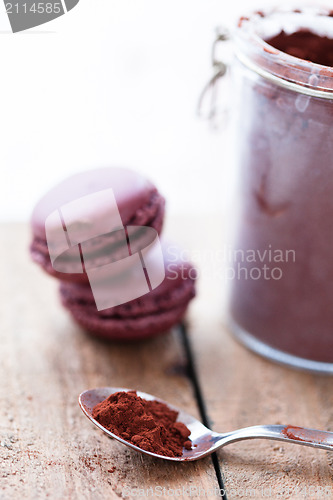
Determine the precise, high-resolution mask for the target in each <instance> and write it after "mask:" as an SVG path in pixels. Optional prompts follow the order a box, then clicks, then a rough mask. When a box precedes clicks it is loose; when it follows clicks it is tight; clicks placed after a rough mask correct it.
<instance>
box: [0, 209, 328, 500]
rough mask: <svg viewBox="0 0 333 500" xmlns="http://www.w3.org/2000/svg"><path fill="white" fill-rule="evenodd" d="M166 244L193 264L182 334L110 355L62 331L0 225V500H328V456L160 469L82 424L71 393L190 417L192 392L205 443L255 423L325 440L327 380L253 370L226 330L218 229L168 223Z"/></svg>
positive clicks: (46, 287) (17, 245)
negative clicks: (306, 431)
mask: <svg viewBox="0 0 333 500" xmlns="http://www.w3.org/2000/svg"><path fill="white" fill-rule="evenodd" d="M166 232H167V233H168V234H169V235H171V236H172V237H174V238H177V239H178V240H180V241H181V242H182V243H183V245H184V246H185V248H187V249H191V251H192V252H194V253H195V252H196V255H199V260H200V264H201V266H200V280H199V283H198V296H197V298H196V299H195V300H194V301H193V303H192V305H191V308H190V311H189V314H188V333H187V336H185V337H184V336H183V335H182V333H181V331H180V329H179V328H175V329H174V330H173V331H172V332H170V333H168V334H167V335H164V336H160V337H159V338H155V339H153V340H149V341H145V342H141V343H131V344H119V343H105V342H101V341H98V340H94V339H92V338H90V337H89V336H88V335H87V334H85V333H84V332H83V331H82V330H80V328H79V327H77V326H76V325H75V324H73V322H72V321H71V319H70V317H69V315H68V313H67V312H66V311H65V310H64V309H62V307H61V305H60V303H59V299H58V292H57V283H56V281H55V280H53V279H52V278H50V277H48V276H47V275H46V274H44V273H43V272H42V271H41V270H40V269H39V268H38V266H36V265H34V264H33V263H31V262H30V259H29V254H28V245H29V238H30V235H29V230H28V228H27V227H26V226H25V225H20V224H8V225H2V226H1V235H2V240H1V241H2V245H1V250H0V252H1V258H0V269H1V272H0V276H1V282H0V286H1V300H0V356H1V359H0V380H1V383H0V426H1V427H0V428H1V436H0V441H1V442H0V499H1V500H12V499H16V498H17V499H21V498H31V499H34V500H36V499H44V498H50V499H61V500H64V499H94V500H99V499H106V498H108V499H109V498H110V499H113V498H138V497H141V498H201V497H202V498H219V489H220V488H222V485H223V487H224V489H225V490H226V493H227V494H226V496H225V498H228V499H229V500H230V499H238V498H255V499H261V498H273V499H280V498H291V499H298V498H327V499H331V498H333V482H332V475H333V455H332V454H330V453H329V452H326V451H323V450H314V449H311V448H307V447H304V446H295V445H292V444H288V443H287V444H284V443H280V442H277V441H265V440H254V441H247V442H246V441H245V442H239V443H235V444H233V445H230V446H228V447H226V448H224V449H223V450H220V451H219V452H218V453H217V455H216V456H215V458H214V457H213V458H212V457H207V458H205V459H203V460H201V461H198V462H192V463H184V464H174V463H171V462H164V461H160V460H153V459H152V458H150V457H148V456H144V455H141V454H137V453H136V452H134V451H133V450H131V449H129V448H127V447H124V446H123V445H121V444H120V443H118V442H116V441H115V440H111V439H108V438H107V437H106V436H105V435H104V434H103V433H101V432H100V431H99V430H98V429H97V428H95V427H94V426H93V425H92V424H91V423H90V422H89V421H88V420H87V419H86V418H85V417H84V415H83V414H82V412H81V410H80V408H79V406H78V403H77V396H78V394H79V393H80V392H81V391H83V390H85V389H87V388H92V387H98V386H105V385H112V386H119V387H128V388H134V389H138V390H143V391H146V392H149V393H152V394H155V395H156V396H159V397H161V398H163V399H166V400H167V401H169V402H170V403H173V404H175V405H177V406H179V407H182V408H184V409H186V410H187V411H188V412H190V413H192V414H193V415H197V416H198V417H200V409H199V406H198V389H199V391H200V397H201V398H202V401H201V402H202V403H203V404H204V406H205V410H206V414H207V418H208V419H209V422H210V425H211V427H212V428H213V429H214V430H217V431H229V430H232V429H236V428H239V427H245V426H249V425H254V424H259V423H271V424H278V423H286V424H288V423H290V424H294V425H300V426H307V427H314V428H319V429H324V430H331V431H333V378H332V377H325V376H315V375H310V374H306V373H301V372H297V371H294V370H292V369H289V368H285V367H281V366H278V365H275V364H273V363H271V362H269V361H266V360H264V359H261V358H260V357H258V356H257V355H255V354H252V353H251V352H249V351H247V350H246V349H245V348H244V347H242V346H241V345H239V344H238V343H237V342H236V341H235V340H234V339H233V338H232V336H231V335H230V333H229V332H228V330H227V329H226V327H225V325H224V318H225V314H224V309H225V308H224V306H223V303H224V302H225V286H224V284H223V279H222V278H221V276H219V275H218V274H219V273H218V272H217V269H216V263H214V258H212V251H213V252H214V251H218V250H219V249H220V248H221V245H222V244H223V243H222V242H223V237H222V230H221V229H220V223H219V218H218V217H213V216H212V217H206V218H205V219H202V220H200V219H198V218H197V219H194V218H188V217H183V218H182V217H177V218H173V219H170V220H168V223H167V228H166ZM184 339H185V340H186V341H188V343H189V346H187V347H189V348H190V352H189V351H188V349H186V342H185V344H184ZM189 355H190V356H189ZM195 382H197V383H198V386H199V387H197V386H196V384H195ZM149 488H151V489H149Z"/></svg>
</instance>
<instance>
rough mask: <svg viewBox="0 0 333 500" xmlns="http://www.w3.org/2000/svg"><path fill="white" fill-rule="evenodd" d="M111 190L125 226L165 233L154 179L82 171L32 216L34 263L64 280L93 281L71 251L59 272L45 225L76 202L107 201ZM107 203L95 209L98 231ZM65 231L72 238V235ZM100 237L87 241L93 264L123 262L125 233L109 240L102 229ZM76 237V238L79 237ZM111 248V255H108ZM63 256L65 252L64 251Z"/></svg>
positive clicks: (60, 186)
mask: <svg viewBox="0 0 333 500" xmlns="http://www.w3.org/2000/svg"><path fill="white" fill-rule="evenodd" d="M108 190H112V192H113V195H114V198H115V202H116V205H117V209H118V211H119V214H120V218H121V221H120V222H121V224H122V226H124V227H126V226H149V227H152V228H153V229H155V230H156V231H157V233H158V234H159V233H160V232H161V230H162V225H163V217H164V206H165V200H164V198H163V196H161V194H160V193H159V192H158V190H157V189H156V187H155V186H154V185H153V184H152V183H151V182H150V181H149V180H147V179H146V178H145V177H143V176H142V175H140V174H138V173H136V172H134V171H131V170H128V169H124V168H116V167H110V168H100V169H95V170H89V171H86V172H82V173H79V174H76V175H73V176H71V177H69V178H67V179H65V180H64V181H62V182H61V183H60V184H58V185H57V186H55V187H54V188H52V189H51V190H50V191H49V192H47V193H46V194H45V195H44V196H43V197H42V198H41V199H40V201H39V202H38V203H37V205H36V206H35V208H34V210H33V213H32V217H31V227H32V233H33V240H32V243H31V246H30V253H31V257H32V259H33V260H34V261H35V262H36V263H37V264H39V265H40V266H41V267H42V268H43V269H44V271H46V272H47V273H48V274H50V275H51V276H55V277H56V278H58V279H60V280H62V281H69V282H78V283H87V282H88V279H87V275H86V273H85V272H84V269H83V270H82V265H81V261H80V259H78V258H77V256H76V254H75V253H74V250H75V249H72V252H71V251H67V252H63V254H62V260H61V262H60V265H59V264H58V267H57V265H56V264H57V261H56V262H52V261H51V259H50V251H49V250H50V248H49V246H48V241H47V235H46V229H45V228H46V223H47V221H49V220H50V218H52V215H53V214H55V213H58V211H59V210H60V211H62V212H63V214H64V213H65V214H66V207H69V206H70V205H71V203H72V202H73V201H76V200H83V203H85V207H86V205H87V204H88V202H86V201H85V200H88V201H89V200H91V197H92V196H93V195H94V194H95V193H102V194H104V198H105V196H108V192H109V191H108ZM106 201H107V200H105V199H104V200H103V203H102V204H101V203H97V204H96V203H95V205H94V206H92V208H91V211H93V215H94V218H95V222H94V224H95V226H96V224H97V223H98V221H105V219H106V215H107V214H106V212H104V211H103V207H104V205H105V204H106V203H105V202H106ZM90 204H91V203H90ZM74 208H75V207H74ZM74 208H72V211H73V210H74ZM86 208H89V207H86ZM67 212H68V209H67ZM88 216H89V213H88ZM96 221H97V223H96ZM67 229H68V228H67ZM66 232H67V234H69V235H70V233H69V232H68V231H66ZM87 232H88V230H87ZM99 232H100V236H99V237H94V238H93V237H91V238H90V239H88V241H85V242H84V245H85V247H86V254H87V255H88V256H89V257H90V261H92V262H94V263H97V264H103V259H105V255H111V254H112V255H113V258H114V259H121V258H122V253H123V250H126V248H124V245H122V241H123V239H124V235H123V233H122V231H121V230H118V231H113V232H112V233H109V234H106V235H105V234H103V233H105V232H106V231H105V230H103V229H101V230H100V231H99ZM75 236H76V235H75V234H74V238H75ZM87 238H88V237H87ZM87 238H85V239H87ZM58 240H59V242H58V243H59V247H61V244H62V242H61V238H60V237H59V238H58ZM68 246H70V243H69V245H68ZM125 247H126V245H125ZM110 249H111V250H112V251H109V250H110ZM59 253H61V252H60V251H59ZM66 266H67V267H66ZM59 269H61V271H59Z"/></svg>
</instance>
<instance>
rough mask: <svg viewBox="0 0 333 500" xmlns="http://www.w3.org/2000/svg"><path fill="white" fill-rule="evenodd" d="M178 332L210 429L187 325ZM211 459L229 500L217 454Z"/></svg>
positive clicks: (180, 327) (206, 422) (203, 413)
mask: <svg viewBox="0 0 333 500" xmlns="http://www.w3.org/2000/svg"><path fill="white" fill-rule="evenodd" d="M178 331H179V333H180V337H181V340H182V343H183V347H184V351H185V354H186V359H187V363H188V376H189V379H190V380H191V383H192V386H193V391H194V397H195V399H196V402H197V405H198V409H199V412H200V416H201V420H202V423H203V424H204V425H205V426H206V427H209V428H210V422H209V417H208V413H207V409H206V404H205V400H204V397H203V394H202V391H201V387H200V382H199V378H198V376H197V372H196V368H195V358H194V354H193V350H192V347H191V342H190V339H189V336H188V332H187V328H186V325H185V324H184V323H180V324H179V326H178ZM211 458H212V462H213V466H214V470H215V474H216V479H217V482H218V485H219V488H220V491H221V492H222V495H221V498H222V499H223V500H227V494H226V491H225V487H224V482H223V478H222V472H221V468H220V465H219V461H218V458H217V454H216V453H212V455H211Z"/></svg>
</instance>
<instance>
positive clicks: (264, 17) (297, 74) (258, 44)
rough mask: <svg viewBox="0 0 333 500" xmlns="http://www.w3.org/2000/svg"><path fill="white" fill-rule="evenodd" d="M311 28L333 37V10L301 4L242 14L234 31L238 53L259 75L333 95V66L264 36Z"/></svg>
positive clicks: (306, 90) (321, 94)
mask: <svg viewBox="0 0 333 500" xmlns="http://www.w3.org/2000/svg"><path fill="white" fill-rule="evenodd" d="M297 29H309V30H310V31H313V32H315V33H318V34H319V35H323V36H328V37H329V38H332V39H333V12H332V10H330V9H329V8H319V7H305V8H304V7H302V8H290V7H289V8H288V9H285V8H283V7H282V8H281V7H277V8H275V9H271V10H267V11H257V12H254V13H252V14H251V15H250V16H248V17H241V18H240V20H239V23H238V26H237V27H236V28H235V29H234V31H233V32H232V38H233V41H234V47H235V53H236V57H237V58H238V59H239V60H240V61H241V63H243V64H244V65H245V66H247V67H248V68H249V69H251V70H252V71H255V72H256V73H258V74H259V75H260V76H262V77H264V78H267V79H268V80H271V81H273V82H275V83H276V84H277V85H281V86H284V87H287V88H290V89H291V90H295V91H298V92H301V93H304V94H308V95H313V96H317V97H324V98H327V99H333V67H330V66H323V65H321V64H318V63H314V62H311V61H307V60H304V59H300V58H298V57H296V56H292V55H290V54H287V53H285V52H282V51H280V50H278V49H276V48H275V47H272V46H271V45H269V44H268V43H267V42H266V41H265V39H264V38H266V39H267V38H269V37H270V36H274V35H275V34H278V33H279V32H281V31H282V30H284V31H286V32H290V33H291V32H295V31H297Z"/></svg>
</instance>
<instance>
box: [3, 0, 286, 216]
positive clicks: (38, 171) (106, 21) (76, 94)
mask: <svg viewBox="0 0 333 500" xmlns="http://www.w3.org/2000/svg"><path fill="white" fill-rule="evenodd" d="M275 3H277V2H271V1H270V0H269V1H268V0H266V1H265V2H264V3H263V4H264V5H266V6H267V5H268V4H273V5H274V4H275ZM260 7H262V3H261V4H260V3H259V2H255V1H252V0H251V1H249V0H247V1H245V0H235V1H234V2H229V1H228V2H226V1H224V0H168V1H167V2H166V1H164V2H162V1H158V0H80V2H79V4H78V5H77V6H76V7H75V8H74V9H73V10H72V11H70V12H69V13H68V14H66V15H65V16H62V17H60V18H59V19H56V20H54V21H52V22H50V23H48V24H45V25H43V26H41V27H38V28H35V29H33V30H29V31H27V32H22V33H18V34H12V33H11V32H10V31H9V29H10V27H9V22H8V19H7V17H6V13H5V11H4V6H3V5H1V8H0V30H1V32H0V51H1V78H0V89H1V92H0V138H1V139H0V168H1V183H0V218H1V219H2V220H21V219H25V220H26V219H28V218H29V216H30V213H31V210H32V207H33V205H34V203H35V202H36V201H37V200H38V198H39V197H40V196H41V195H42V194H43V193H44V192H45V191H46V190H47V189H49V188H50V187H52V185H53V184H54V183H56V182H58V181H60V180H61V179H63V178H64V177H66V176H68V175H70V174H71V173H74V172H77V171H80V170H83V169H88V168H93V167H97V166H102V165H120V166H128V167H131V168H134V169H137V170H139V171H141V172H142V173H144V174H146V175H148V176H149V177H150V178H151V179H152V180H153V181H155V182H156V184H157V185H158V187H159V189H160V190H161V192H162V193H163V194H164V195H165V196H166V197H167V200H168V210H169V212H171V213H176V212H183V213H184V212H192V213H193V212H198V213H199V212H200V213H205V212H207V213H208V212H211V211H216V210H223V209H224V206H225V205H224V199H225V198H226V196H227V194H228V183H229V176H230V169H231V162H230V158H229V157H228V156H227V155H226V154H225V137H226V132H225V130H224V129H223V128H222V129H221V130H217V131H213V130H212V129H211V128H210V127H209V125H208V124H207V122H205V121H203V120H200V119H198V117H197V116H196V106H197V101H198V97H199V94H200V92H201V90H202V88H203V86H204V85H205V83H206V82H207V81H208V79H209V78H210V76H211V75H212V70H211V66H210V51H211V45H212V42H213V39H214V29H215V27H216V26H218V25H221V24H223V25H227V26H228V25H229V26H232V25H233V24H234V23H235V21H236V19H237V18H238V16H239V15H242V14H244V13H246V12H248V10H249V9H252V8H260ZM222 91H223V89H222ZM225 97H226V100H228V96H225Z"/></svg>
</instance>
